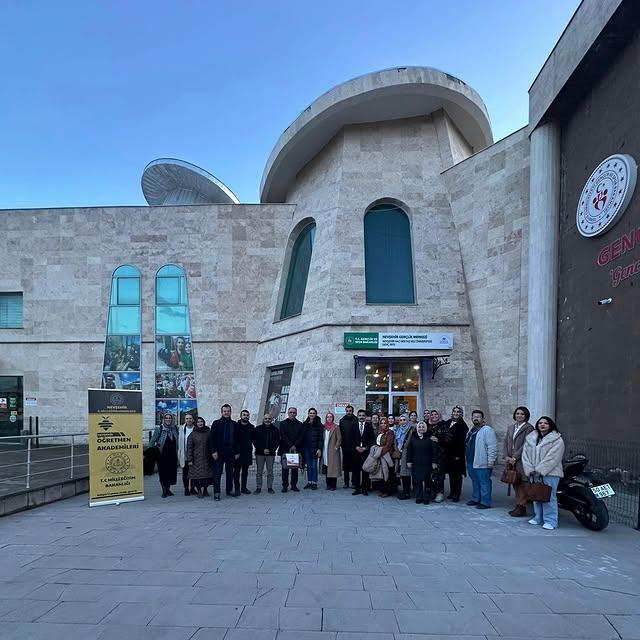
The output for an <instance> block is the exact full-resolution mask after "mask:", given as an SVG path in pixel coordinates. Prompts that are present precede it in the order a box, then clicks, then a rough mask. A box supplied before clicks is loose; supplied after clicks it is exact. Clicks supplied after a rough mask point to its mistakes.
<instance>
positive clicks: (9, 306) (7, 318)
mask: <svg viewBox="0 0 640 640" xmlns="http://www.w3.org/2000/svg"><path fill="white" fill-rule="evenodd" d="M0 329H22V293H0Z"/></svg>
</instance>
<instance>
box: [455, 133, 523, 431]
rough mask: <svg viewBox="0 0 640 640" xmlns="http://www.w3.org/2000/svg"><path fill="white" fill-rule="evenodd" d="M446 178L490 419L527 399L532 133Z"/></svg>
mask: <svg viewBox="0 0 640 640" xmlns="http://www.w3.org/2000/svg"><path fill="white" fill-rule="evenodd" d="M443 177H444V179H445V181H446V184H447V185H448V187H449V190H450V197H449V199H450V204H451V211H452V214H453V221H454V224H455V229H456V236H457V238H458V239H459V243H460V250H461V255H462V261H463V265H464V275H465V281H466V285H467V292H468V300H469V307H470V314H471V320H472V323H473V328H474V334H475V337H476V340H477V350H478V354H479V358H480V364H481V367H482V379H483V381H484V386H485V389H486V396H487V401H488V408H489V412H490V418H491V420H492V421H493V423H494V426H495V427H496V428H497V429H499V430H501V431H503V430H504V429H506V427H507V426H508V424H509V422H510V421H511V417H512V414H513V410H514V408H515V407H516V406H517V405H518V404H521V403H523V402H524V399H525V398H526V353H527V344H526V330H527V320H526V314H527V291H526V286H527V273H528V271H527V269H528V245H527V233H528V217H529V139H528V137H527V130H526V128H525V129H521V130H519V131H516V132H515V133H513V134H512V135H510V136H508V137H507V138H505V139H503V140H501V141H500V142H497V143H496V144H494V145H492V146H491V147H489V148H488V149H486V150H484V151H482V152H480V153H477V154H476V155H474V156H472V157H470V158H468V159H467V160H465V161H464V162H461V163H459V164H457V165H456V166H454V167H452V168H450V169H448V170H447V171H445V172H444V173H443Z"/></svg>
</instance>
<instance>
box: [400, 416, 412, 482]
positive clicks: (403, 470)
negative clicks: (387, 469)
mask: <svg viewBox="0 0 640 640" xmlns="http://www.w3.org/2000/svg"><path fill="white" fill-rule="evenodd" d="M414 433H415V430H414V427H411V428H410V429H409V433H407V435H406V436H405V439H404V442H403V443H402V457H401V458H400V476H401V477H402V476H404V477H407V476H410V475H411V469H409V467H407V450H408V448H409V441H410V440H411V438H412V437H413V434H414Z"/></svg>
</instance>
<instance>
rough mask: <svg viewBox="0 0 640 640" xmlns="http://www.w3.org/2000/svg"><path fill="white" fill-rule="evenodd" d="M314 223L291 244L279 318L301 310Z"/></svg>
mask: <svg viewBox="0 0 640 640" xmlns="http://www.w3.org/2000/svg"><path fill="white" fill-rule="evenodd" d="M315 230H316V225H315V224H310V225H309V226H308V227H305V228H304V229H303V230H302V231H301V232H300V235H299V236H298V238H297V239H296V241H295V244H294V245H293V250H292V251H291V260H290V262H289V273H288V274H287V286H286V289H285V292H284V298H283V300H282V310H281V313H280V318H281V319H282V318H288V317H290V316H295V315H297V314H298V313H301V312H302V304H303V303H304V293H305V290H306V288H307V278H308V276H309V265H310V264H311V253H312V250H313V242H314V239H315Z"/></svg>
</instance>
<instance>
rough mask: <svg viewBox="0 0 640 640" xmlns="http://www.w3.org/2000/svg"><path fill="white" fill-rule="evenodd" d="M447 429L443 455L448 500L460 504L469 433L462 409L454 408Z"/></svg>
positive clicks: (446, 422)
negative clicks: (447, 482)
mask: <svg viewBox="0 0 640 640" xmlns="http://www.w3.org/2000/svg"><path fill="white" fill-rule="evenodd" d="M445 427H446V430H447V434H448V438H447V441H446V442H445V443H444V448H443V451H442V454H443V463H444V472H445V473H447V474H448V475H449V495H448V496H447V500H452V501H453V502H458V501H459V500H460V494H461V493H462V478H463V476H466V475H467V465H466V464H465V460H464V451H465V446H466V445H465V442H466V439H467V433H469V427H468V426H467V423H466V422H465V421H464V412H463V410H462V407H458V406H455V407H453V409H452V411H451V418H449V420H446V421H445ZM442 444H443V443H441V446H442Z"/></svg>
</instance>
